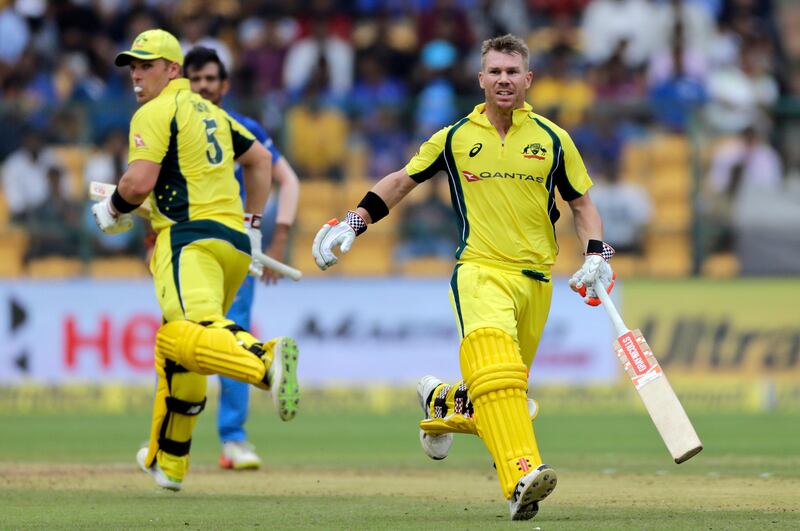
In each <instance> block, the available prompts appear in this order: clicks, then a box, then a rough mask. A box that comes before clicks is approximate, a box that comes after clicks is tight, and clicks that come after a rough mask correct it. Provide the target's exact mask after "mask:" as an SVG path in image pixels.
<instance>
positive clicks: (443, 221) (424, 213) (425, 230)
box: [394, 182, 458, 263]
mask: <svg viewBox="0 0 800 531" xmlns="http://www.w3.org/2000/svg"><path fill="white" fill-rule="evenodd" d="M437 184H438V183H436V182H434V183H428V187H427V195H426V196H425V197H424V198H423V199H422V200H421V201H418V202H414V203H411V204H410V205H408V207H406V209H405V210H404V211H403V214H402V218H401V220H400V230H399V231H400V241H399V243H398V244H397V247H396V248H395V253H394V259H395V261H396V262H398V263H401V262H404V261H407V260H409V259H411V258H417V257H423V256H426V257H438V258H452V257H453V253H454V252H455V249H456V246H457V243H458V234H457V233H456V223H455V222H454V221H455V219H454V215H455V214H454V213H453V207H452V206H450V205H448V204H447V203H445V202H444V201H443V200H442V198H441V196H440V194H439V186H436V185H437Z"/></svg>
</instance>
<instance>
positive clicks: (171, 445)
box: [158, 437, 192, 457]
mask: <svg viewBox="0 0 800 531" xmlns="http://www.w3.org/2000/svg"><path fill="white" fill-rule="evenodd" d="M191 448H192V440H191V439H189V440H188V441H185V442H179V441H173V440H172V439H167V438H166V437H159V439H158V449H159V450H161V451H164V452H166V453H168V454H170V455H174V456H176V457H183V456H184V455H189V450H191Z"/></svg>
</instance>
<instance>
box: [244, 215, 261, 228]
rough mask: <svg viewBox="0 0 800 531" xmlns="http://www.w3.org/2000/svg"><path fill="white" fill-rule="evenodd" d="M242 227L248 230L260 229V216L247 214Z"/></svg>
mask: <svg viewBox="0 0 800 531" xmlns="http://www.w3.org/2000/svg"><path fill="white" fill-rule="evenodd" d="M244 226H245V227H247V228H249V229H251V228H252V229H260V228H261V216H259V215H258V214H247V213H245V215H244Z"/></svg>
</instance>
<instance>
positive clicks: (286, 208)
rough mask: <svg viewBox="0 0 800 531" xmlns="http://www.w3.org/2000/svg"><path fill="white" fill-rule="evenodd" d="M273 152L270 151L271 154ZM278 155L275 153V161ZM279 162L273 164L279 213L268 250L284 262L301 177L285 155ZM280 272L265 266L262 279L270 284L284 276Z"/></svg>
mask: <svg viewBox="0 0 800 531" xmlns="http://www.w3.org/2000/svg"><path fill="white" fill-rule="evenodd" d="M272 153H273V152H272V151H270V154H272ZM275 157H276V155H274V154H273V161H274V160H275ZM277 158H278V160H277V162H274V164H273V165H272V180H273V182H274V183H275V184H276V185H277V186H278V213H277V215H276V217H275V229H274V230H273V231H272V240H271V241H270V243H269V248H268V249H267V250H266V254H267V256H271V257H272V258H274V259H276V260H278V261H280V262H283V261H285V260H286V250H287V248H288V246H289V232H290V231H291V229H292V226H293V225H294V220H295V218H296V217H297V202H298V200H299V198H300V179H298V177H297V173H295V171H294V168H292V167H291V165H290V164H289V163H288V162H287V161H286V158H285V157H280V156H278V157H277ZM282 276H283V275H281V274H280V273H278V272H276V271H274V270H272V269H268V268H265V269H264V274H263V276H262V277H261V279H262V280H263V281H264V282H266V283H268V284H270V283H275V282H277V281H278V279H280V278H282Z"/></svg>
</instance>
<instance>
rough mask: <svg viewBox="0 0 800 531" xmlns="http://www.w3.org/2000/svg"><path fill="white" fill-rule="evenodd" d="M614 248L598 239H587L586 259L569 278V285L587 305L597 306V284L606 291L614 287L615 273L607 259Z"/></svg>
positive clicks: (612, 253) (598, 303)
mask: <svg viewBox="0 0 800 531" xmlns="http://www.w3.org/2000/svg"><path fill="white" fill-rule="evenodd" d="M615 252H616V251H614V248H613V247H611V246H610V245H608V244H607V243H605V242H601V241H600V240H589V245H588V246H587V249H586V260H585V261H584V262H583V265H582V266H581V268H580V269H579V270H578V271H577V272H576V273H575V274H574V275H572V278H570V279H569V287H570V288H572V291H575V292H577V293H578V294H579V295H580V296H581V297H583V301H584V302H585V303H586V304H588V305H589V306H599V305H600V299H599V298H598V297H597V291H596V289H597V286H598V284H599V285H601V286H605V287H606V292H607V293H611V290H612V289H614V280H615V279H616V278H617V274H616V273H614V272H613V271H612V270H611V266H610V265H609V263H608V261H609V260H610V259H611V257H612V256H614V254H615Z"/></svg>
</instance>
